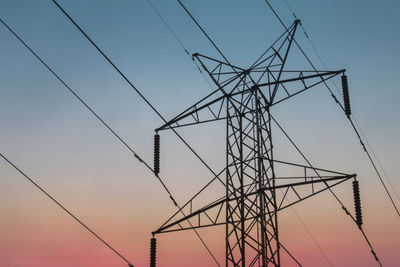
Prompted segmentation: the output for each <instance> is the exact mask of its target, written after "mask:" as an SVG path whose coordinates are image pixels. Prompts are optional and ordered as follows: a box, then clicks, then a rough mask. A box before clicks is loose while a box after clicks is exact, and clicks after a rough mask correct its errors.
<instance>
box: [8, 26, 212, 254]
mask: <svg viewBox="0 0 400 267" xmlns="http://www.w3.org/2000/svg"><path fill="white" fill-rule="evenodd" d="M0 21H1V23H2V24H3V25H4V26H5V27H6V28H7V29H8V30H9V31H10V32H11V33H12V34H13V35H14V36H15V37H16V38H17V39H18V40H19V41H20V42H21V43H22V44H23V45H24V46H25V47H26V48H27V49H28V50H29V51H30V52H31V53H32V54H33V55H34V56H35V57H36V58H37V59H38V60H39V61H40V62H41V63H42V64H43V65H44V66H45V67H46V68H47V69H48V70H49V71H50V72H51V73H52V74H53V75H54V76H55V77H56V78H57V79H58V80H59V81H60V82H61V83H62V84H63V85H64V86H65V87H66V88H67V89H68V90H69V91H70V92H71V93H72V94H73V95H74V96H75V97H76V99H78V100H79V102H80V103H82V104H83V105H84V106H85V107H86V108H87V109H88V110H89V111H90V112H91V113H92V114H93V115H94V116H95V117H96V118H97V119H98V120H99V121H100V122H101V123H102V124H103V125H104V126H105V127H106V128H107V129H108V130H109V131H110V132H111V133H112V134H113V135H114V136H115V137H116V138H117V139H118V140H119V141H120V142H121V143H122V144H123V145H124V146H125V147H126V148H127V149H128V150H129V151H130V152H132V153H133V155H134V156H135V158H137V159H138V160H139V162H141V163H143V164H144V165H145V166H146V167H147V168H148V169H149V170H150V171H151V172H152V173H154V170H153V169H152V168H151V167H150V165H149V164H147V163H146V162H145V161H144V160H143V159H142V158H141V157H140V156H139V155H138V154H137V153H136V152H135V151H134V150H133V149H132V147H131V146H129V145H128V143H127V142H126V141H124V140H123V139H122V138H121V137H120V136H119V135H118V134H117V133H116V132H115V131H114V130H113V129H112V128H111V127H110V126H109V125H108V124H107V123H106V122H105V121H104V120H103V119H102V118H101V117H100V116H99V115H98V114H97V113H96V112H95V111H94V110H93V109H92V108H91V107H90V106H89V105H88V104H87V103H86V102H85V101H84V100H83V99H82V98H81V97H80V96H79V95H78V94H77V93H76V92H75V91H74V90H73V89H72V88H71V87H70V86H69V85H68V84H67V83H66V82H65V81H64V80H62V79H61V77H60V76H59V75H58V74H57V73H56V72H55V71H54V70H53V69H52V68H50V66H49V65H47V64H46V62H44V60H43V59H41V58H40V57H39V56H38V54H37V53H36V52H35V51H33V50H32V49H31V48H30V46H28V45H27V43H26V42H25V41H23V40H22V38H21V37H20V36H19V35H17V34H16V32H15V31H14V30H12V29H11V27H10V26H9V25H7V24H6V23H5V22H4V21H3V20H2V19H0ZM155 176H156V177H157V179H158V180H159V181H160V183H161V184H162V186H163V187H164V189H165V190H166V191H167V193H168V194H169V197H170V199H171V200H172V201H173V203H174V205H175V206H177V207H178V208H179V205H178V204H177V202H176V201H175V199H174V197H173V196H172V194H171V192H170V191H169V189H168V188H167V186H166V185H165V183H164V182H163V181H162V179H161V178H160V177H159V176H158V175H155ZM181 213H182V214H184V213H183V212H182V211H181ZM189 223H190V222H189ZM195 232H196V235H197V236H198V238H199V239H200V241H201V242H202V244H203V245H204V246H205V247H206V249H207V250H208V251H209V252H210V253H211V251H210V249H209V248H208V247H207V245H206V244H205V242H204V240H203V239H202V238H201V236H200V235H199V234H198V233H197V231H195ZM211 254H212V253H211ZM212 256H213V255H212ZM213 258H214V260H216V259H215V257H213Z"/></svg>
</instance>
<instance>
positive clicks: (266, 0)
mask: <svg viewBox="0 0 400 267" xmlns="http://www.w3.org/2000/svg"><path fill="white" fill-rule="evenodd" d="M264 1H265V3H266V4H267V5H268V6H269V8H270V9H271V10H272V12H273V13H274V15H275V17H276V18H277V19H278V20H279V22H280V23H281V24H282V26H283V27H284V28H285V30H286V31H287V32H289V31H288V28H287V27H286V25H285V23H284V22H283V21H282V19H281V18H280V17H279V15H278V14H277V13H276V11H275V10H274V8H273V7H272V6H271V4H270V3H269V2H268V0H264ZM294 16H295V17H296V15H294ZM303 30H304V28H303ZM304 32H305V30H304ZM305 34H306V33H305ZM306 36H307V37H308V35H307V34H306ZM294 42H295V44H296V45H297V47H298V48H299V50H300V51H301V53H302V54H303V55H304V57H305V58H306V59H307V61H308V62H309V64H310V65H311V67H312V68H313V69H314V70H315V71H317V69H316V68H315V66H314V64H313V63H312V62H311V60H310V58H309V57H308V56H307V54H306V53H305V52H304V50H303V49H302V48H301V47H300V45H299V43H298V42H297V41H296V40H294ZM312 46H313V47H314V49H315V50H316V48H315V46H314V45H313V44H312ZM319 58H320V60H322V58H321V57H320V56H319ZM325 69H326V66H325ZM317 72H318V71H317ZM323 83H324V85H325V87H326V88H327V89H328V90H329V92H330V93H331V96H332V98H333V99H334V100H335V102H336V103H337V104H338V105H339V106H340V108H341V109H342V110H343V111H344V107H343V106H342V104H341V103H340V102H339V101H338V99H337V97H336V96H335V94H334V93H333V91H332V90H331V88H330V87H329V86H328V84H327V83H326V82H325V81H323ZM335 86H336V84H335ZM336 89H337V90H338V88H337V86H336ZM348 119H349V121H350V124H351V125H352V127H353V129H354V132H355V133H356V135H357V137H358V139H359V141H360V143H361V145H362V147H363V149H364V152H365V153H366V154H367V157H368V159H369V161H370V162H371V165H372V167H373V168H374V170H375V172H376V174H377V176H378V178H379V180H380V182H381V184H382V186H383V188H384V190H385V193H386V195H387V196H388V198H389V200H390V202H391V204H392V206H393V208H394V210H395V212H396V213H397V215H398V216H399V217H400V211H399V209H398V208H397V206H396V204H395V202H394V200H393V197H392V196H391V194H390V192H389V190H388V189H387V186H386V184H385V182H384V181H383V178H382V176H381V174H380V172H379V170H378V168H377V167H376V164H375V162H374V161H373V159H372V157H371V155H370V153H369V151H368V150H367V148H366V147H365V145H364V142H363V141H362V138H361V136H360V133H359V131H358V130H357V128H356V126H355V125H354V122H353V120H352V119H351V117H350V116H348ZM390 184H391V183H390Z"/></svg>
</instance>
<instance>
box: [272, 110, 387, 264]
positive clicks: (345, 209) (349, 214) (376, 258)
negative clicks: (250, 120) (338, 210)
mask: <svg viewBox="0 0 400 267" xmlns="http://www.w3.org/2000/svg"><path fill="white" fill-rule="evenodd" d="M271 119H272V120H273V121H274V123H275V124H276V125H277V126H278V128H279V129H280V130H281V131H282V133H283V134H284V135H285V136H286V138H287V139H288V140H289V142H290V143H291V144H292V145H293V146H294V148H295V149H296V150H297V152H299V154H300V155H301V157H302V158H303V159H304V160H305V161H306V162H307V164H308V165H309V166H310V168H311V169H312V170H313V171H314V172H315V173H316V174H317V176H318V177H319V178H320V179H321V180H322V177H321V176H320V174H319V173H318V171H317V170H316V169H315V168H314V166H313V165H312V164H311V162H310V161H309V160H308V158H307V157H306V156H305V155H304V153H303V152H302V151H301V150H300V148H299V147H298V146H297V145H296V143H295V142H294V141H293V139H292V138H291V137H290V136H289V135H288V133H287V132H286V131H285V130H284V129H283V128H282V126H281V125H280V124H279V123H278V122H277V120H276V119H275V118H274V117H273V116H272V115H271ZM328 190H329V191H330V192H331V193H332V195H333V197H334V198H335V199H336V200H337V201H338V202H339V204H340V205H341V206H342V209H343V210H344V211H345V213H346V215H348V216H349V217H350V218H351V219H352V220H353V221H354V223H356V224H357V222H356V220H355V219H354V217H353V215H351V213H350V212H349V210H348V209H347V208H346V206H345V205H344V204H343V202H342V201H341V200H340V198H339V197H338V196H337V195H336V194H335V192H334V191H333V190H332V188H330V187H329V188H328ZM358 229H359V230H360V231H361V233H362V235H363V236H364V239H365V241H366V242H367V244H368V246H369V247H370V249H371V253H372V255H373V256H374V258H375V260H376V261H377V262H378V264H379V265H380V266H382V263H381V262H380V260H379V258H378V256H377V255H376V253H375V250H374V249H373V247H372V244H371V242H370V241H369V239H368V237H367V235H366V233H365V232H364V229H363V228H362V227H361V226H359V227H358Z"/></svg>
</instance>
